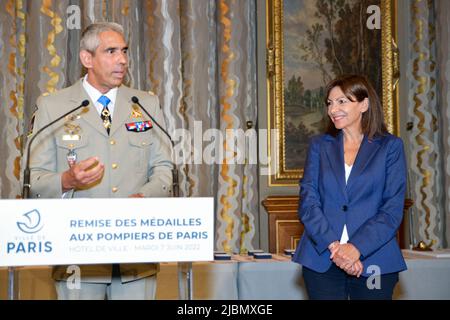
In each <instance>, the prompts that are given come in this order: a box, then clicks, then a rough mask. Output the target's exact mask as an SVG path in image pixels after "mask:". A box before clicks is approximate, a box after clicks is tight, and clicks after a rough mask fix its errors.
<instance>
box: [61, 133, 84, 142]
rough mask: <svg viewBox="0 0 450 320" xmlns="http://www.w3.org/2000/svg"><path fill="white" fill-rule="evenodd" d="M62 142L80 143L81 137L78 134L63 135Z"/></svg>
mask: <svg viewBox="0 0 450 320" xmlns="http://www.w3.org/2000/svg"><path fill="white" fill-rule="evenodd" d="M62 139H63V140H64V141H80V140H81V136H80V135H79V134H65V135H63V136H62Z"/></svg>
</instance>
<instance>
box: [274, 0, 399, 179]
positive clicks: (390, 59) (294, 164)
mask: <svg viewBox="0 0 450 320" xmlns="http://www.w3.org/2000/svg"><path fill="white" fill-rule="evenodd" d="M289 1H291V3H288V2H289ZM306 1H308V4H307V5H308V6H309V7H311V5H316V6H317V7H318V6H320V5H322V6H323V5H324V4H325V5H329V3H330V1H329V0H266V28H267V29H266V67H267V103H268V126H269V128H270V129H271V130H269V139H268V143H269V148H268V150H271V151H269V159H270V165H269V169H270V174H269V186H290V185H297V184H298V182H299V179H300V178H301V177H302V176H303V168H302V165H301V164H302V161H303V163H304V160H305V158H306V156H305V154H306V149H307V141H308V140H309V137H307V133H311V132H312V131H311V130H308V129H307V128H308V125H306V127H305V126H304V125H303V124H299V128H297V127H295V126H294V129H295V130H296V131H293V133H294V134H292V131H291V132H290V133H289V132H288V134H287V133H286V132H287V130H291V129H292V128H291V127H292V126H293V125H292V123H290V122H287V120H286V119H287V117H288V115H287V112H289V110H292V109H294V110H297V111H295V112H296V116H297V117H298V116H301V111H299V110H302V109H301V108H297V109H295V108H294V107H292V106H291V105H289V104H288V105H285V98H286V97H288V98H289V99H290V100H289V101H291V99H292V98H290V97H291V96H292V94H291V92H290V91H289V92H288V93H289V94H291V96H287V93H286V92H285V89H286V88H285V86H287V88H290V86H291V84H293V85H294V86H297V85H298V84H297V83H296V82H295V80H296V78H295V76H292V77H291V76H289V75H288V76H289V81H286V79H288V78H285V77H286V74H289V73H290V72H291V73H292V69H294V70H295V69H296V66H295V65H294V67H293V65H292V64H290V65H289V68H288V70H286V69H285V67H286V66H285V59H286V55H287V54H289V50H291V51H292V46H290V47H289V48H286V46H285V43H284V41H285V39H284V38H285V34H284V28H285V12H284V7H285V6H286V7H289V6H290V5H291V6H295V7H297V8H298V6H299V5H300V7H301V6H302V2H303V3H306ZM314 1H316V4H314ZM352 1H353V0H340V1H336V2H334V3H341V4H342V3H345V2H351V3H356V2H352ZM366 3H368V4H370V3H372V4H373V5H374V6H375V7H373V6H372V9H373V8H375V10H374V11H370V10H369V9H368V10H367V12H365V14H366V17H367V19H369V18H370V17H372V19H376V16H375V17H373V16H374V15H376V14H377V10H376V9H377V8H378V14H379V16H380V19H379V20H380V24H379V27H378V32H379V34H378V35H380V34H381V38H378V39H379V40H378V42H377V43H376V46H377V49H376V50H379V51H378V52H377V54H378V56H377V58H378V59H379V60H380V61H378V62H377V67H378V66H379V65H381V71H380V70H379V68H376V67H372V68H371V69H370V70H377V69H378V71H376V72H378V73H379V76H378V77H379V79H381V80H379V81H378V87H377V91H378V93H379V95H380V98H381V100H382V104H383V109H384V113H385V121H386V125H387V127H388V130H389V131H390V132H391V133H393V134H395V135H398V134H399V111H398V88H397V82H398V79H399V63H398V49H397V47H396V42H397V39H396V34H397V30H396V27H397V24H396V22H395V21H396V20H395V17H396V5H397V1H396V0H366ZM304 6H306V4H305V5H304ZM322 8H323V7H322ZM289 9H292V8H290V7H289ZM316 10H317V9H316ZM292 12H295V10H289V12H288V14H292ZM316 15H317V13H316ZM360 15H361V13H360ZM310 16H311V15H310ZM310 16H306V18H304V19H303V20H302V23H304V22H303V21H304V20H307V19H308V17H310ZM319 16H320V14H319ZM342 16H344V17H345V14H343V15H342ZM289 19H290V20H292V17H289ZM311 19H312V18H311ZM330 20H331V19H330ZM363 22H364V23H366V22H367V20H364V21H363ZM352 23H353V22H352ZM328 25H330V24H328ZM361 28H368V27H367V26H366V25H364V26H361ZM317 29H319V31H320V28H316V31H317ZM323 29H324V28H322V31H323ZM364 32H366V33H367V31H366V30H364ZM291 34H292V33H291ZM312 34H313V32H309V33H308V35H310V36H311V37H310V38H312V37H313V36H312ZM299 37H300V38H301V37H305V35H304V34H302V35H300V36H299ZM290 43H292V38H290ZM297 48H299V49H298V51H299V52H302V51H303V53H305V52H306V54H305V56H307V53H308V52H307V51H308V47H307V46H305V45H303V44H301V45H300V46H299V47H296V50H297ZM302 49H304V50H302ZM376 50H375V51H376ZM291 53H292V52H291ZM295 54H297V52H295ZM371 54H372V53H371ZM299 69H301V66H299ZM345 73H347V72H345ZM369 79H370V77H369ZM297 80H299V82H301V79H298V78H297ZM286 82H289V84H288V85H286ZM300 86H301V83H300ZM286 91H288V89H286ZM307 91H308V90H306V93H308V92H307ZM316 95H317V96H319V94H318V93H317V94H316ZM305 96H307V95H306V94H303V96H302V97H303V100H302V101H306V100H307V99H306V98H305ZM308 97H311V94H309V96H308ZM311 100H312V98H310V100H308V101H310V104H311ZM319 103H321V102H320V101H319V100H318V99H316V100H315V104H316V105H318V104H319ZM315 108H316V109H317V111H315V112H323V111H319V107H315ZM325 116H326V115H325V113H324V115H323V116H322V117H325ZM286 124H288V125H289V126H290V127H289V128H287V127H286ZM316 124H317V123H316ZM316 127H318V126H316ZM300 129H303V131H301V130H300ZM317 130H318V128H317ZM305 132H306V133H305ZM311 134H312V133H311ZM290 137H291V138H292V137H294V139H300V140H299V141H301V142H300V143H299V142H298V141H297V140H295V141H291V140H289V139H290ZM301 139H303V140H301ZM289 144H291V145H289ZM293 146H297V147H296V148H297V151H299V152H298V153H299V154H297V153H295V152H291V151H292V150H295V148H293ZM271 153H272V154H271ZM289 157H291V158H289ZM289 159H291V160H292V161H289Z"/></svg>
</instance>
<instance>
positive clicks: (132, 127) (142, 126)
mask: <svg viewBox="0 0 450 320" xmlns="http://www.w3.org/2000/svg"><path fill="white" fill-rule="evenodd" d="M125 127H126V128H127V130H128V131H133V132H144V131H147V130H150V129H151V128H153V124H152V122H151V121H150V120H148V121H138V122H131V123H125Z"/></svg>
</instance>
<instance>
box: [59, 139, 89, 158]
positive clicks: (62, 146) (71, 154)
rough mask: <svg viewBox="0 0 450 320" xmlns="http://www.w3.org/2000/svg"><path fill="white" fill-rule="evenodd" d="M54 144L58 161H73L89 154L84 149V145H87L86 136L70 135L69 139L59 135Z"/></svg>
mask: <svg viewBox="0 0 450 320" xmlns="http://www.w3.org/2000/svg"><path fill="white" fill-rule="evenodd" d="M77 138H78V139H77ZM56 145H57V148H58V151H57V152H58V163H67V164H69V163H70V162H73V163H75V162H77V161H80V160H85V159H86V158H87V157H89V154H88V153H87V151H86V150H87V148H86V147H87V146H88V139H87V137H86V136H84V137H71V138H70V139H68V138H67V137H66V136H60V137H58V138H57V139H56Z"/></svg>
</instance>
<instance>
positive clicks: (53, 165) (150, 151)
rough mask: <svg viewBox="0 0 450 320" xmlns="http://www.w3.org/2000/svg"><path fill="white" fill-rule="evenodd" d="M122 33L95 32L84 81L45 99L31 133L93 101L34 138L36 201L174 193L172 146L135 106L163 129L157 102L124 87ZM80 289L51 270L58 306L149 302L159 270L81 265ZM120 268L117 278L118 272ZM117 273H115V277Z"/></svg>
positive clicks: (89, 36) (113, 28)
mask: <svg viewBox="0 0 450 320" xmlns="http://www.w3.org/2000/svg"><path fill="white" fill-rule="evenodd" d="M127 50H128V47H127V44H126V42H125V38H124V35H123V28H122V27H121V26H120V25H118V24H115V23H98V24H93V25H90V26H89V27H88V28H87V29H86V30H85V31H84V32H83V35H82V39H81V41H80V60H81V63H82V64H83V66H84V67H85V68H86V69H87V75H86V76H85V77H84V78H82V79H80V80H79V81H78V82H77V83H75V84H74V85H72V86H71V87H68V88H66V89H63V90H61V91H59V92H57V93H53V94H50V95H47V96H41V97H40V98H39V99H38V102H37V107H38V109H37V112H36V117H35V123H34V128H33V132H37V130H39V128H41V127H43V126H44V125H46V124H47V123H49V122H51V121H52V120H54V119H56V118H57V117H59V116H61V115H62V114H64V113H66V112H68V111H69V110H71V109H73V108H75V107H77V106H78V105H80V104H81V102H82V101H83V100H86V99H87V100H89V102H90V104H89V106H88V111H87V112H86V110H84V112H83V111H81V112H79V113H75V115H74V116H73V117H68V118H67V117H66V119H65V120H61V121H59V122H57V123H56V124H54V125H53V126H52V127H50V128H48V129H47V130H46V131H44V132H42V134H41V135H39V136H38V137H37V138H36V141H35V142H34V144H33V148H32V150H31V155H30V164H31V165H30V166H31V186H32V187H31V196H32V197H40V198H123V197H166V196H170V194H171V184H172V176H171V168H172V162H171V150H170V143H169V141H168V140H167V137H165V136H164V135H163V134H162V132H161V131H160V130H158V128H152V123H151V121H150V119H148V118H147V116H146V115H145V113H143V112H142V110H140V108H139V107H138V106H136V105H134V104H133V103H132V101H131V97H133V96H136V97H138V98H139V100H140V102H141V104H142V105H143V106H144V107H145V108H146V109H147V111H148V112H149V113H150V114H151V115H152V116H153V118H155V120H156V121H158V122H159V123H160V124H161V125H164V119H163V114H162V112H161V110H160V107H159V102H158V98H157V97H156V96H155V95H153V94H150V93H146V92H142V91H138V90H134V89H131V88H128V87H126V86H124V85H122V82H123V80H124V78H125V76H126V73H127V70H128V56H127ZM80 268H81V289H70V288H69V286H67V285H66V281H65V280H66V279H67V278H68V277H69V276H70V275H71V274H70V273H67V267H66V266H61V267H56V268H54V272H53V277H54V279H55V280H57V281H56V289H57V292H58V298H60V299H103V298H105V296H108V298H111V299H124V298H134V299H152V298H154V296H155V291H156V273H157V271H158V265H157V264H128V265H127V264H122V265H120V268H119V266H118V265H114V266H112V265H83V266H80ZM119 269H120V271H119ZM113 270H114V271H113Z"/></svg>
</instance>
